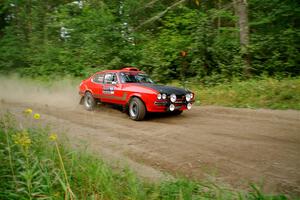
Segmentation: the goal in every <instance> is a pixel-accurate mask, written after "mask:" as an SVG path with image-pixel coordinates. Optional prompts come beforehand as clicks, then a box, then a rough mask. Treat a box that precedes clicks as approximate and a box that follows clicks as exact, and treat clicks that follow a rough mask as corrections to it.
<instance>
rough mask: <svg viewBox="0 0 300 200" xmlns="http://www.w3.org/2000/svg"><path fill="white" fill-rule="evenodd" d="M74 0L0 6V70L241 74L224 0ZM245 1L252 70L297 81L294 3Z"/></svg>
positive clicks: (8, 1)
mask: <svg viewBox="0 0 300 200" xmlns="http://www.w3.org/2000/svg"><path fill="white" fill-rule="evenodd" d="M78 2H81V3H82V5H80V4H79V3H77V4H76V1H65V0H51V1H13V0H4V1H1V3H0V72H1V73H10V72H19V73H20V74H22V75H23V76H31V77H41V76H42V77H47V78H49V77H57V76H66V75H71V76H77V77H86V76H88V75H90V74H91V73H93V72H95V71H99V70H102V69H112V68H114V69H117V68H121V67H122V66H124V65H133V66H136V67H139V68H141V69H143V70H145V71H146V72H148V73H150V74H151V75H152V76H153V77H155V79H157V80H159V81H161V82H168V81H170V80H174V79H177V80H179V81H183V82H184V81H186V79H189V78H193V79H198V80H200V79H202V80H206V79H211V80H212V79H214V78H210V77H211V76H214V77H220V78H221V79H218V80H217V81H218V82H226V81H228V80H229V81H230V80H232V78H233V77H240V78H241V79H243V78H244V77H245V75H244V73H243V68H244V63H243V58H242V53H241V49H240V41H239V28H238V26H237V21H238V16H236V14H235V11H234V6H233V3H232V2H231V1H229V0H222V1H186V2H185V3H181V4H179V5H177V6H174V7H173V5H174V2H173V1H155V0H154V1H150V0H122V1H116V0H113V1H106V0H103V1H95V0H89V1H78ZM248 2H249V21H250V46H249V47H248V48H249V54H250V61H251V73H252V74H253V75H261V74H269V75H271V76H275V75H278V74H279V75H281V76H286V77H287V76H298V75H299V73H300V71H299V63H300V60H299V59H300V53H299V49H300V47H299V44H300V41H299V38H300V37H299V36H300V32H299V23H297V22H298V21H299V20H300V19H299V16H300V15H299V13H300V8H299V4H298V2H297V1H296V0H288V1H279V0H275V1H273V0H267V1H258V0H248ZM149 19H153V20H151V21H150V22H149V21H148V20H149ZM182 51H185V52H187V55H186V56H185V57H184V56H181V52H182Z"/></svg>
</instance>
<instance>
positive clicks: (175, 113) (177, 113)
mask: <svg viewBox="0 0 300 200" xmlns="http://www.w3.org/2000/svg"><path fill="white" fill-rule="evenodd" d="M182 112H183V111H182V110H174V111H173V112H172V113H173V114H174V115H180V114H181V113H182Z"/></svg>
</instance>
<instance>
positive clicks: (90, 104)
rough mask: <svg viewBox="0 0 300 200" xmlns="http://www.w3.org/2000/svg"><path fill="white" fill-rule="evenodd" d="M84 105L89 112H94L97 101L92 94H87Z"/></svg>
mask: <svg viewBox="0 0 300 200" xmlns="http://www.w3.org/2000/svg"><path fill="white" fill-rule="evenodd" d="M83 105H84V107H85V109H86V110H88V111H91V110H94V108H95V106H96V101H95V99H94V97H93V95H92V94H91V93H90V92H87V93H85V95H84V99H83Z"/></svg>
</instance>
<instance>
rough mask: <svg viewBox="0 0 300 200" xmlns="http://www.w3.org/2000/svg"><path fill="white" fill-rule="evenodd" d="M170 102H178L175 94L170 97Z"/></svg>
mask: <svg viewBox="0 0 300 200" xmlns="http://www.w3.org/2000/svg"><path fill="white" fill-rule="evenodd" d="M170 100H171V102H173V103H174V102H175V101H176V95H175V94H171V95H170Z"/></svg>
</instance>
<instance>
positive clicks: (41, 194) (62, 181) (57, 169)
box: [0, 109, 287, 200]
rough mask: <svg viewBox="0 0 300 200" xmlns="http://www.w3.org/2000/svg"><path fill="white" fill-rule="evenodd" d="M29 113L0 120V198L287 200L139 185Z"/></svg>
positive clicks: (180, 182) (190, 184) (195, 185)
mask: <svg viewBox="0 0 300 200" xmlns="http://www.w3.org/2000/svg"><path fill="white" fill-rule="evenodd" d="M31 112H32V111H31V110H30V109H28V110H26V111H25V114H24V119H22V121H17V120H16V119H15V117H14V116H13V115H12V114H9V113H7V114H5V115H4V116H2V117H1V119H0V158H1V162H0V188H1V190H0V198H1V199H3V200H4V199H10V200H12V199H18V200H19V199H116V200H118V199H140V200H144V199H160V200H175V199H187V200H188V199H220V200H221V199H222V200H226V199H228V200H231V199H241V200H243V199H250V200H254V199H261V200H264V199H266V200H267V199H270V200H271V199H278V200H285V199H287V197H286V196H285V195H267V194H264V193H263V192H262V191H261V190H260V189H259V188H258V187H257V186H255V185H252V186H251V188H250V189H249V192H244V191H236V190H233V189H229V188H227V187H223V186H221V185H220V184H215V183H211V182H195V181H190V180H186V179H174V180H169V181H167V180H166V181H162V182H156V183H147V182H144V181H142V180H141V179H139V178H138V177H137V176H136V175H135V174H134V173H133V172H132V171H131V170H129V169H123V170H112V168H111V167H110V166H109V165H107V164H106V163H105V162H103V161H102V160H101V159H100V158H98V157H96V156H95V155H91V154H90V153H88V152H86V151H85V150H83V149H80V148H79V149H76V150H74V149H71V148H70V145H69V143H68V142H67V141H68V140H67V138H64V137H63V136H61V135H60V136H59V137H57V136H56V135H55V134H53V133H52V134H50V129H49V128H42V127H41V125H40V124H39V123H38V119H33V118H32V113H31ZM19 125H20V126H19ZM49 135H50V137H49ZM62 141H64V142H62Z"/></svg>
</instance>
